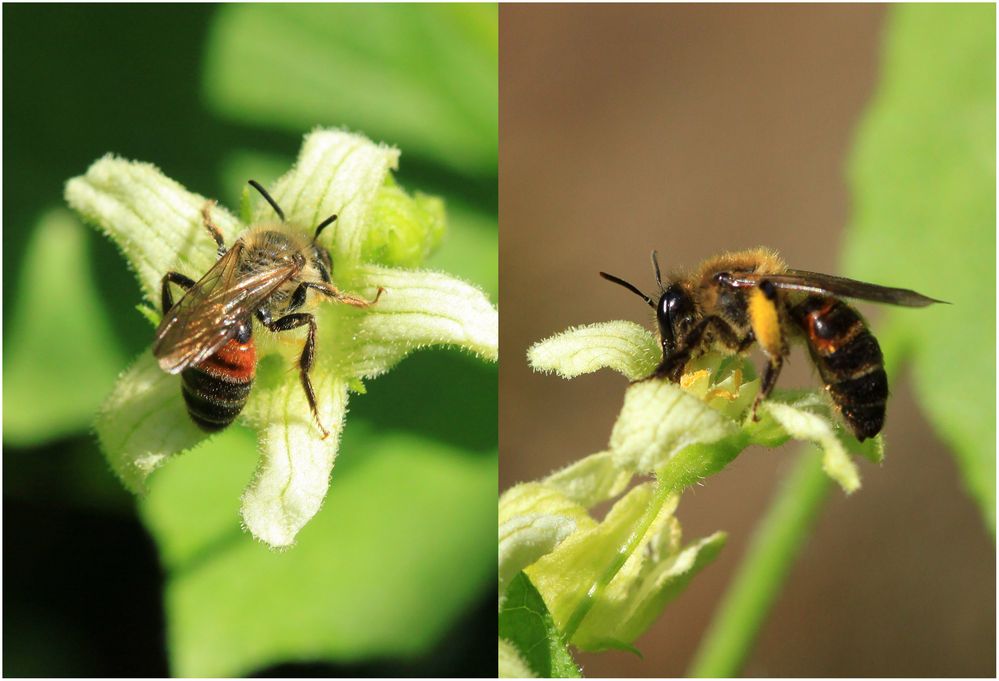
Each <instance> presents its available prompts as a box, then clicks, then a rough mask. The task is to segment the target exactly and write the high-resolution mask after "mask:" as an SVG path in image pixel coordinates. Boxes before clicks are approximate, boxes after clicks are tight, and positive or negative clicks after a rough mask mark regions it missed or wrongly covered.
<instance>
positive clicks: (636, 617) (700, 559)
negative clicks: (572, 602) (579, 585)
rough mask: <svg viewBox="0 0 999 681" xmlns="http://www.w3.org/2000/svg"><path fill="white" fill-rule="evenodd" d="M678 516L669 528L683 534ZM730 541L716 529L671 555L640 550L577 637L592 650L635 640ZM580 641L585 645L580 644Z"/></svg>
mask: <svg viewBox="0 0 999 681" xmlns="http://www.w3.org/2000/svg"><path fill="white" fill-rule="evenodd" d="M672 520H673V522H672V523H670V524H669V525H668V526H666V527H665V528H664V529H665V531H667V532H670V531H675V533H676V534H677V535H678V534H679V527H678V525H676V522H675V521H676V519H675V518H673V519H672ZM678 539H679V537H677V540H678ZM725 540H726V535H725V533H724V532H715V533H714V534H712V535H711V536H709V537H705V538H703V539H700V540H698V541H696V542H694V543H693V544H691V545H689V546H686V547H684V548H683V549H682V550H678V547H677V548H676V549H674V551H672V552H670V553H667V554H660V555H657V552H656V551H655V550H651V551H649V550H646V551H643V550H638V551H636V552H635V553H634V554H632V556H631V558H629V559H628V561H627V562H626V563H625V565H624V567H623V568H622V569H621V571H620V572H619V573H618V574H617V576H616V577H615V578H614V579H613V580H612V581H611V583H610V585H609V586H608V588H607V590H606V592H605V593H604V594H603V598H601V599H599V600H598V601H597V603H596V604H595V605H594V606H593V610H591V611H590V613H589V614H588V615H587V617H586V619H585V620H583V624H582V625H581V626H580V628H579V631H578V632H577V634H576V636H575V637H574V639H573V641H574V642H575V643H577V644H579V645H582V646H585V647H587V648H588V649H598V648H616V647H620V646H621V644H625V645H628V644H631V643H633V642H634V641H635V640H636V639H637V638H638V637H639V636H641V635H642V634H643V633H645V630H646V629H648V628H649V627H650V626H651V625H652V623H653V622H655V621H656V619H657V618H658V617H659V616H660V615H661V614H662V612H663V609H664V608H665V607H666V605H667V604H668V603H669V602H670V601H672V600H673V599H674V598H676V597H677V596H678V595H679V594H680V593H681V592H682V591H683V590H684V589H685V588H686V586H687V584H688V583H689V582H690V580H691V579H692V578H693V576H694V575H696V574H697V573H698V572H700V571H701V569H702V568H704V567H705V566H706V565H707V564H708V563H710V562H711V561H712V560H714V558H715V557H716V556H717V555H718V553H719V552H720V551H721V549H722V547H723V546H724V545H725ZM650 548H651V546H650ZM580 641H582V642H584V643H581V644H580V643H579V642H580ZM587 642H588V643H587Z"/></svg>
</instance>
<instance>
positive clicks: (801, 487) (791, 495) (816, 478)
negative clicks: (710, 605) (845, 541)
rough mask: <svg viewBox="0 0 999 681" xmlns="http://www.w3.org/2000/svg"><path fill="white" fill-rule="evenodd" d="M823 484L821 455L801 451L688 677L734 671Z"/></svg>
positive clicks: (775, 591)
mask: <svg viewBox="0 0 999 681" xmlns="http://www.w3.org/2000/svg"><path fill="white" fill-rule="evenodd" d="M828 489H829V478H828V477H827V476H826V474H825V473H824V472H823V470H822V457H821V456H818V455H817V454H816V453H814V452H810V451H809V452H805V453H803V454H802V455H801V456H800V458H799V460H798V462H797V463H796V464H795V467H794V469H792V471H791V472H790V473H789V474H788V475H787V477H786V478H785V480H784V483H783V485H782V486H781V489H780V490H779V491H778V493H777V496H776V497H775V499H774V500H773V503H772V504H771V506H770V508H769V509H768V511H767V514H766V515H765V516H764V517H763V520H762V521H760V524H759V526H758V527H757V529H756V531H755V533H754V534H753V538H752V541H751V543H750V546H749V549H748V550H747V552H746V556H745V558H744V559H743V561H742V565H741V566H740V567H739V570H738V573H737V574H736V576H735V579H734V580H733V581H732V584H731V586H730V587H729V589H728V592H727V593H726V594H725V596H724V598H723V599H722V603H721V605H720V606H719V608H718V611H717V612H716V613H715V616H714V620H713V621H712V623H711V626H710V627H709V628H708V633H707V635H706V636H705V637H704V639H703V640H702V642H701V646H700V648H699V649H698V651H697V654H696V655H695V657H694V662H693V664H692V665H691V668H690V670H689V676H692V677H722V678H725V677H732V676H735V675H737V674H738V673H739V671H740V669H741V667H742V664H743V662H744V661H745V659H746V656H747V655H748V653H749V650H750V648H751V646H752V645H753V642H754V641H755V639H756V634H757V632H758V631H759V629H760V626H761V625H762V624H763V621H764V620H765V619H766V616H767V614H768V613H769V612H770V607H771V606H772V605H773V602H774V600H775V599H776V597H777V594H778V593H779V591H780V587H781V584H782V583H783V582H784V578H785V577H786V576H787V573H788V571H789V570H790V569H791V565H792V563H793V562H794V559H795V558H796V557H797V555H798V551H799V549H800V548H801V546H802V543H803V542H804V539H805V536H806V535H807V533H808V532H809V530H810V529H811V527H812V525H813V523H814V521H815V519H816V518H817V516H818V513H819V511H820V510H821V508H822V503H823V501H824V500H825V497H826V492H827V491H828Z"/></svg>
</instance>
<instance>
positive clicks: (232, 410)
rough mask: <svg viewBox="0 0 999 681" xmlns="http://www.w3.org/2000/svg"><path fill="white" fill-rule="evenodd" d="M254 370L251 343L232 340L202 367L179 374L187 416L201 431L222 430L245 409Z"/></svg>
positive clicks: (255, 355) (253, 349) (254, 356)
mask: <svg viewBox="0 0 999 681" xmlns="http://www.w3.org/2000/svg"><path fill="white" fill-rule="evenodd" d="M256 368H257V352H256V348H255V346H254V344H253V341H252V340H250V341H248V342H246V343H240V342H239V341H237V340H231V341H229V342H228V343H227V344H226V345H224V346H222V349H221V350H219V351H218V352H217V353H215V354H214V355H212V356H211V357H209V358H208V359H206V360H205V361H204V362H202V363H201V364H198V365H197V366H194V367H191V368H189V369H185V370H184V371H183V372H181V374H180V376H181V392H182V393H183V395H184V402H185V403H186V404H187V413H188V414H190V416H191V419H192V420H193V421H194V422H195V423H196V424H198V426H199V427H200V428H201V429H202V430H206V431H208V432H215V431H218V430H222V429H223V428H225V427H226V426H228V425H229V424H230V423H232V422H233V421H234V420H236V417H237V416H239V413H240V412H241V411H243V407H244V406H246V400H247V397H249V395H250V388H251V387H253V377H254V375H255V373H256Z"/></svg>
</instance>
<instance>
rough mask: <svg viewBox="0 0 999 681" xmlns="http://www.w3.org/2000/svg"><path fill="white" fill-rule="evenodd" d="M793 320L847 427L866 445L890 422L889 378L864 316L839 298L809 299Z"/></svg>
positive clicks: (876, 342)
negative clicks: (886, 404)
mask: <svg viewBox="0 0 999 681" xmlns="http://www.w3.org/2000/svg"><path fill="white" fill-rule="evenodd" d="M791 316H792V318H793V319H794V320H795V322H796V323H797V324H798V325H799V326H800V327H801V329H802V331H804V335H805V338H806V340H807V341H808V351H809V352H810V353H811V355H812V361H814V362H815V366H816V367H818V369H819V375H820V376H821V377H822V381H823V382H824V383H825V384H826V390H828V391H829V395H830V396H831V397H832V399H833V402H834V403H835V404H836V406H837V407H839V410H840V412H841V413H842V414H843V420H844V421H846V424H847V426H849V428H850V430H851V431H853V434H854V435H856V436H857V439H858V440H861V441H863V440H865V439H867V438H869V437H874V436H875V435H877V434H878V433H879V432H880V431H881V427H882V426H883V425H884V422H885V403H886V402H887V401H888V375H887V374H886V373H885V367H884V358H883V357H882V355H881V347H880V346H879V345H878V341H877V339H875V338H874V336H873V334H871V332H870V331H869V330H868V329H867V325H866V324H865V323H864V320H863V319H861V318H860V314H858V313H857V311H856V310H854V309H853V308H852V307H850V306H849V305H847V304H846V303H844V302H843V301H841V300H838V299H836V298H825V297H822V296H809V297H808V298H806V299H805V300H804V301H802V302H801V303H799V304H798V305H796V306H795V307H794V308H792V310H791Z"/></svg>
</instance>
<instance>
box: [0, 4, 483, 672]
mask: <svg viewBox="0 0 999 681" xmlns="http://www.w3.org/2000/svg"><path fill="white" fill-rule="evenodd" d="M3 18H4V28H3V31H4V36H3V37H4V57H5V60H4V64H5V65H4V95H5V98H4V101H5V104H4V130H3V134H4V162H5V164H4V165H5V167H6V170H7V173H6V174H5V178H4V205H3V223H4V234H3V246H4V248H3V268H4V271H3V282H4V286H3V303H4V305H3V322H4V327H3V342H4V353H3V369H4V379H3V397H4V413H3V419H4V422H3V424H4V425H3V428H4V457H3V459H4V463H3V472H4V568H5V569H4V584H3V586H4V597H5V598H4V612H3V624H4V639H3V654H4V663H3V673H4V674H5V675H8V676H122V675H127V676H162V675H165V674H169V673H173V674H182V675H192V676H204V675H208V676H228V675H238V674H262V675H292V676H294V675H312V674H315V675H327V676H336V675H361V676H363V675H377V676H400V675H423V676H447V675H460V676H483V675H484V676H492V675H493V674H495V659H496V658H495V636H496V620H495V555H496V554H495V551H496V549H495V521H496V506H495V499H496V484H497V482H496V481H497V450H496V447H497V426H496V413H497V402H496V400H497V397H496V394H497V370H496V367H495V366H490V365H486V364H484V363H482V362H479V361H478V360H476V359H474V358H472V357H470V356H467V355H463V354H461V353H458V352H448V351H431V352H422V353H417V354H416V355H414V356H412V357H410V358H408V359H407V360H405V361H404V362H403V363H402V364H401V365H400V366H399V367H397V368H396V369H395V370H393V371H392V372H391V373H390V374H388V375H387V376H385V377H382V378H380V379H378V380H375V381H371V382H369V383H368V392H367V394H365V395H362V396H354V397H353V399H352V401H351V411H350V417H349V418H348V421H347V425H346V428H345V432H344V437H343V442H342V444H341V448H340V457H339V458H338V461H337V465H336V467H335V469H334V473H333V484H332V487H331V491H330V494H329V496H328V497H327V500H326V503H325V505H324V507H323V509H322V511H321V512H320V514H319V515H318V516H317V517H316V518H315V519H314V520H313V522H312V523H311V524H310V525H309V526H308V527H306V529H305V530H304V531H303V532H302V533H301V535H300V537H299V540H298V544H297V545H296V546H295V547H294V548H293V549H291V550H290V551H287V552H284V553H274V552H271V551H269V550H268V549H266V548H265V547H263V546H261V545H258V544H254V543H253V542H252V541H251V539H250V538H249V536H248V535H247V534H245V533H243V532H242V531H241V529H240V527H239V515H238V512H239V495H240V491H241V490H242V489H243V487H244V486H245V485H246V483H247V482H248V480H249V478H250V475H251V474H252V471H253V468H254V465H255V455H254V453H253V447H252V436H251V434H250V433H249V432H248V431H243V430H240V429H231V432H227V433H226V434H225V435H223V436H221V437H219V438H216V439H214V440H212V441H211V442H210V443H209V444H208V445H205V446H202V447H200V448H199V449H197V450H195V451H193V452H191V453H190V454H188V455H186V456H184V457H183V458H181V459H179V460H178V461H176V462H173V463H171V465H169V466H167V467H165V468H164V469H163V470H162V471H160V472H159V473H158V474H157V475H156V476H154V478H153V479H152V482H151V487H152V491H151V494H150V495H149V496H148V497H147V498H145V499H143V500H136V499H133V498H132V497H131V496H130V495H129V494H127V493H126V492H125V491H124V489H123V488H122V487H121V486H120V485H119V484H118V482H117V481H116V480H115V479H114V478H113V476H112V474H111V473H110V471H109V469H108V467H107V465H106V464H105V462H104V459H103V457H102V455H101V454H100V452H99V450H98V449H97V445H96V442H95V440H94V438H93V436H92V434H91V433H90V432H89V428H90V423H91V420H92V415H93V412H94V410H95V409H96V408H97V406H98V405H99V404H100V402H101V400H102V399H103V397H104V396H105V395H106V394H107V392H108V390H109V389H110V387H111V385H112V384H113V382H114V379H115V377H116V375H117V373H118V372H119V371H121V370H122V369H124V368H125V366H126V365H127V363H128V362H129V361H131V359H132V358H133V357H134V356H136V355H137V354H138V353H139V352H141V351H142V350H143V349H144V348H145V347H146V346H147V345H148V344H149V342H150V335H151V334H150V329H149V326H148V324H147V323H146V322H145V321H143V320H142V319H141V317H140V316H139V314H138V313H137V312H136V311H135V310H134V306H135V305H136V303H138V302H139V301H140V293H139V289H138V286H137V285H136V284H135V282H134V280H133V278H132V275H131V274H130V273H129V272H128V271H127V269H126V266H125V264H124V260H123V259H122V258H121V257H120V256H119V255H118V254H117V253H116V251H115V249H114V247H113V245H112V244H110V243H109V242H108V241H106V240H105V239H103V238H102V237H100V236H99V235H98V234H97V233H96V232H95V231H93V230H92V229H90V228H87V227H84V226H82V225H81V224H80V223H79V222H78V220H77V219H76V218H75V216H73V215H72V214H71V213H69V212H68V211H67V210H66V209H65V208H64V207H63V206H64V204H63V201H62V191H63V183H64V182H65V181H66V180H67V179H68V178H70V177H72V176H75V175H79V174H81V173H83V172H84V171H85V170H86V168H87V167H88V166H89V165H90V163H92V162H93V161H94V160H96V159H97V158H99V157H100V156H102V155H103V154H105V153H107V152H114V153H116V154H119V155H122V156H124V157H126V158H132V159H138V160H143V161H149V162H152V163H155V164H156V165H157V166H159V167H160V168H161V169H162V170H163V171H164V172H165V173H166V174H167V175H168V176H170V177H172V178H174V179H176V180H178V181H179V182H181V183H182V184H183V185H185V186H186V187H188V188H189V189H191V190H192V191H196V192H198V193H201V194H204V195H206V196H211V197H217V198H218V199H219V200H220V201H221V202H222V203H223V204H226V205H228V206H231V207H235V206H236V203H237V196H238V193H239V191H240V190H241V188H242V186H243V185H244V183H245V181H246V179H248V178H250V177H254V178H256V179H258V180H260V181H261V182H263V183H264V184H267V182H269V181H272V180H273V179H275V178H276V177H277V176H278V175H279V174H280V173H282V172H283V171H284V170H285V169H287V168H288V167H289V166H290V164H291V162H292V161H293V159H294V156H295V154H296V153H297V151H298V148H299V145H300V142H301V138H302V135H303V134H304V133H305V132H307V131H308V130H310V129H312V128H313V127H315V126H318V125H324V126H347V127H349V128H350V129H352V130H356V131H359V132H363V133H364V134H366V135H368V136H369V137H371V138H372V139H375V140H378V141H384V142H388V143H391V144H394V145H397V146H398V147H399V148H400V149H401V150H402V161H401V168H400V171H399V173H398V175H397V177H398V179H399V181H400V183H401V184H402V185H403V186H404V187H406V188H407V189H409V190H415V189H419V190H421V191H424V192H427V193H433V194H438V195H441V196H443V197H444V199H445V200H446V202H447V207H448V217H449V221H448V225H449V234H448V237H447V238H446V240H445V242H444V245H443V246H442V248H441V249H440V251H439V252H438V253H436V254H435V255H434V256H432V257H431V259H430V261H428V263H427V266H428V267H432V268H436V269H442V270H446V271H449V272H451V273H453V274H456V275H458V276H460V277H462V278H464V279H466V280H469V281H472V282H474V283H476V284H478V285H479V286H482V287H483V288H484V289H485V290H486V291H487V292H488V293H489V295H490V296H491V297H492V299H493V300H495V299H496V294H497V290H498V284H497V222H496V211H497V12H496V8H495V6H491V5H478V6H462V5H448V6H435V5H422V6H412V5H406V6H401V5H383V6H351V5H338V6H268V5H252V6H232V5H230V6H226V7H214V6H201V5H183V6H173V7H167V6H141V7H140V6H41V5H35V6H25V5H20V6H10V5H6V6H4V8H3ZM428 389H432V390H433V399H427V398H426V393H427V390H428Z"/></svg>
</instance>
